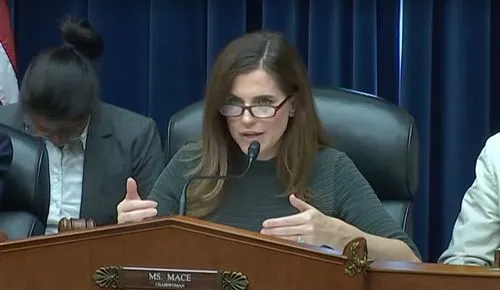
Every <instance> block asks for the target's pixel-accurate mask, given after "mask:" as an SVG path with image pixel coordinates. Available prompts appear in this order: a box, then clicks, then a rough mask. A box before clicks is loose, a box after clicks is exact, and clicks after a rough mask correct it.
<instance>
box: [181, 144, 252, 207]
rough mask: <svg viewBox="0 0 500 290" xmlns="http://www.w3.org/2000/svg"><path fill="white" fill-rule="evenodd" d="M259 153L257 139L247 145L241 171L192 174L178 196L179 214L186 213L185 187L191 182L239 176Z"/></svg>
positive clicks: (244, 172) (247, 169) (245, 172)
mask: <svg viewBox="0 0 500 290" xmlns="http://www.w3.org/2000/svg"><path fill="white" fill-rule="evenodd" d="M259 153H260V143H259V142H257V141H253V142H252V143H250V145H249V146H248V150H247V157H248V163H247V167H246V169H245V170H244V171H243V172H242V173H241V174H237V175H198V176H194V177H193V178H191V179H190V180H188V182H186V184H185V185H184V187H183V188H182V193H181V196H180V198H179V215H186V208H187V202H186V197H187V189H188V187H189V185H190V184H191V182H193V181H195V180H200V179H230V178H240V177H243V176H245V174H247V172H248V171H250V168H251V167H252V164H253V162H254V161H255V160H256V159H257V156H259Z"/></svg>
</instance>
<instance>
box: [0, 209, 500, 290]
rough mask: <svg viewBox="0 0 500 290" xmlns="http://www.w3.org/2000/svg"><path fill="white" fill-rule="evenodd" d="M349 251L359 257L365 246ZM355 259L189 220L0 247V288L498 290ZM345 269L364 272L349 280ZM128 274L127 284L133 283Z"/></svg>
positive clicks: (477, 280) (441, 272) (484, 278)
mask: <svg viewBox="0 0 500 290" xmlns="http://www.w3.org/2000/svg"><path fill="white" fill-rule="evenodd" d="M362 241H364V240H362ZM352 245H353V243H351V246H352ZM357 245H358V246H359V245H360V244H359V243H358V244H357ZM350 249H355V250H356V251H358V252H357V254H358V256H357V257H358V258H362V254H363V253H364V252H363V251H364V248H363V247H362V243H361V247H357V248H350ZM352 258H353V256H352V255H350V254H349V249H348V248H347V247H346V249H345V250H344V252H343V253H340V252H336V251H331V250H325V249H319V248H316V247H310V246H307V247H304V246H303V245H300V244H297V243H294V242H289V241H284V240H280V239H276V238H272V237H266V236H262V235H259V234H257V233H253V232H247V231H244V230H239V229H234V228H230V227H226V226H221V225H216V224H212V223H209V222H205V221H201V220H197V219H193V218H188V217H173V218H158V219H154V220H150V221H144V222H141V223H135V224H128V225H115V226H108V227H102V228H95V229H90V230H86V231H76V232H66V233H62V234H58V235H52V236H45V237H35V238H30V239H26V240H22V241H9V242H4V243H0V289H9V290H18V289H19V290H21V289H22V290H28V289H29V290H33V289H37V290H49V289H50V290H53V289H72V290H79V289H82V290H83V289H85V290H87V289H105V287H104V286H105V285H104V284H102V285H101V286H99V285H98V283H96V281H94V280H93V276H94V275H95V274H96V273H100V275H101V276H100V277H101V280H102V275H103V273H104V272H106V271H108V270H112V269H115V268H109V267H111V266H117V267H144V268H171V269H172V268H175V269H190V270H215V271H220V272H221V273H224V271H227V273H229V274H234V275H236V276H237V277H236V276H234V275H233V278H234V277H236V278H238V279H240V280H245V279H247V280H248V282H249V284H248V286H247V288H246V289H249V290H256V289H258V290H267V289H273V290H275V289H287V290H294V289H301V290H303V289H307V290H313V289H319V290H324V289H343V290H361V289H371V290H387V289H394V290H413V289H415V290H416V289H418V290H431V289H444V290H447V289H450V290H451V289H453V290H457V289H467V290H470V289H475V288H477V289H480V290H487V289H498V288H499V287H498V282H500V279H499V278H500V272H496V271H491V270H489V269H487V268H478V267H477V268H476V267H457V266H446V265H435V264H414V263H401V262H373V263H371V264H370V265H369V266H368V265H365V266H366V267H352V266H353V260H352ZM358 262H359V261H358ZM349 268H350V269H356V268H357V269H359V270H360V271H361V273H355V272H356V271H354V272H353V273H351V274H352V275H349V274H348V272H349V271H346V270H347V269H349ZM120 271H121V270H120ZM151 272H154V271H151ZM116 273H117V272H116ZM116 273H115V274H116ZM119 273H121V274H120V275H122V274H123V272H119ZM127 273H128V274H127V276H128V278H127V279H128V280H127V281H129V282H130V281H132V280H134V279H135V280H134V281H137V280H138V278H137V279H136V278H134V279H132V280H131V278H130V277H131V275H135V274H133V273H132V274H130V273H129V272H127ZM227 273H226V274H227ZM141 275H142V274H141ZM238 275H240V276H238ZM121 277H122V278H120V279H119V280H121V281H122V282H123V280H124V278H123V277H124V276H121ZM142 277H143V278H141V279H143V280H144V279H147V277H148V276H147V275H145V276H142ZM219 277H220V275H219ZM224 277H226V276H224ZM108 278H109V277H108ZM115 278H116V277H115ZM110 279H111V278H109V279H108V280H110ZM113 279H114V278H113ZM111 280H112V279H111ZM200 283H201V282H200ZM203 283H205V282H203ZM203 283H202V284H203ZM126 284H127V283H126ZM128 284H130V283H128ZM209 284H210V283H208V282H207V283H205V284H203V285H209ZM186 285H188V284H185V286H186ZM189 285H192V284H189ZM189 285H188V286H189ZM199 285H201V284H199ZM234 285H237V284H234ZM241 285H243V284H241ZM235 287H236V286H235ZM129 289H130V288H129ZM136 289H137V288H136ZM143 289H145V288H143ZM149 289H168V288H161V287H157V288H154V287H153V288H149ZM184 289H190V288H184ZM197 289H207V290H208V289H214V288H213V287H212V288H207V287H206V288H197ZM227 289H233V288H227ZM234 289H240V288H234ZM241 289H245V288H241Z"/></svg>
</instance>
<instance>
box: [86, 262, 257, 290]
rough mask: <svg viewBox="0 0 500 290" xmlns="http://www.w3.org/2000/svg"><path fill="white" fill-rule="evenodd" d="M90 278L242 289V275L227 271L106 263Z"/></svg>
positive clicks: (102, 283) (114, 285)
mask: <svg viewBox="0 0 500 290" xmlns="http://www.w3.org/2000/svg"><path fill="white" fill-rule="evenodd" d="M92 278H93V280H94V282H95V283H96V284H97V285H98V286H99V287H101V288H107V289H190V290H232V289H234V290H244V289H246V288H247V286H248V283H249V282H248V279H247V277H246V276H245V275H243V274H242V273H238V272H231V271H212V270H187V269H164V268H142V267H117V266H109V267H102V268H100V269H98V270H97V271H96V272H95V273H94V275H93V277H92Z"/></svg>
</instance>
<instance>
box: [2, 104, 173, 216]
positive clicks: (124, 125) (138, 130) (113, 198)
mask: <svg viewBox="0 0 500 290" xmlns="http://www.w3.org/2000/svg"><path fill="white" fill-rule="evenodd" d="M0 123H2V124H5V125H7V126H10V127H13V128H15V129H18V130H25V124H24V121H23V114H22V112H21V108H20V105H19V104H12V105H7V106H0ZM164 166H165V158H164V155H163V151H162V147H161V140H160V135H159V132H158V129H157V127H156V123H155V122H154V121H153V120H152V119H151V118H147V117H144V116H142V115H139V114H136V113H133V112H131V111H128V110H125V109H122V108H118V107H115V106H112V105H109V104H106V103H100V105H99V107H98V109H97V110H96V112H95V113H94V114H93V115H92V117H91V119H90V124H89V128H88V135H87V144H86V148H85V161H84V171H83V189H82V203H81V210H80V218H93V219H94V220H95V221H96V223H97V225H106V224H112V223H116V206H117V204H118V203H119V202H120V201H121V200H122V199H123V198H124V197H125V192H126V181H127V178H128V177H133V178H134V179H135V180H136V182H137V186H138V191H139V194H140V195H141V196H142V197H146V196H147V195H148V194H149V192H150V191H151V188H152V187H153V184H154V182H155V181H156V178H157V177H158V176H159V175H160V173H161V172H162V171H163V168H164Z"/></svg>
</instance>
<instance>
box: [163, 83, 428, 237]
mask: <svg viewBox="0 0 500 290" xmlns="http://www.w3.org/2000/svg"><path fill="white" fill-rule="evenodd" d="M313 93H314V96H315V101H316V107H317V110H318V113H319V115H320V118H321V120H322V123H323V125H324V127H325V130H326V131H327V133H328V135H329V136H330V138H331V140H332V142H333V145H334V147H335V148H337V149H339V150H341V151H344V152H345V153H346V154H347V155H348V156H349V157H350V158H351V159H352V160H353V162H354V163H355V164H356V166H357V167H358V169H359V170H360V172H361V173H362V174H363V175H364V176H365V178H366V179H367V180H368V182H369V183H370V184H371V186H372V187H373V189H374V190H375V192H376V193H377V195H378V197H379V199H380V200H381V201H382V202H383V204H384V206H385V208H386V210H387V211H388V212H389V214H390V215H391V216H392V217H393V218H394V219H395V220H396V221H397V222H398V223H399V224H401V227H402V228H403V229H404V230H405V231H406V232H407V233H408V234H409V235H410V236H412V234H413V227H412V224H413V220H412V201H413V194H414V193H415V191H416V189H417V182H418V134H417V129H416V124H415V120H414V119H413V117H412V116H410V115H409V114H408V113H407V112H406V111H405V110H403V109H401V108H399V107H397V106H395V105H393V104H391V103H389V102H387V101H385V100H383V99H381V98H378V97H376V96H373V95H369V94H365V93H361V92H356V91H352V90H346V89H315V90H314V91H313ZM202 106H203V103H202V102H198V103H195V104H192V105H190V106H188V107H186V108H185V109H183V110H181V111H179V112H177V113H176V114H174V115H173V116H172V118H171V119H170V121H169V124H168V133H167V134H168V135H167V140H166V143H165V152H166V156H167V158H171V157H172V156H173V154H175V152H176V151H177V150H178V149H179V148H180V146H182V145H183V144H185V143H186V142H188V141H192V140H196V139H197V138H199V136H201V122H202V114H203V107H202Z"/></svg>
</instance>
